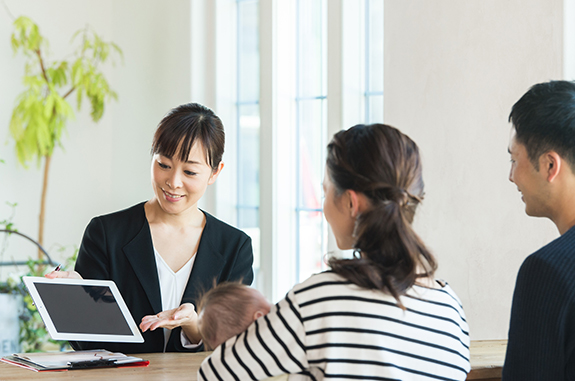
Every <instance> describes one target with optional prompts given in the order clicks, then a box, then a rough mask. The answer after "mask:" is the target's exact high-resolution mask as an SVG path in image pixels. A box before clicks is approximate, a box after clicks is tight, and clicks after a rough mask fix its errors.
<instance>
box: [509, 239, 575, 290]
mask: <svg viewBox="0 0 575 381" xmlns="http://www.w3.org/2000/svg"><path fill="white" fill-rule="evenodd" d="M568 233H569V235H566V234H568ZM573 273H575V230H574V231H570V232H567V233H565V234H564V235H562V236H561V237H559V238H557V239H555V240H553V241H552V242H550V243H548V244H547V245H545V246H543V247H542V248H540V249H539V250H537V251H536V252H534V253H533V254H531V255H529V256H528V257H527V258H526V259H525V261H524V262H523V264H522V265H521V268H520V269H519V274H518V277H517V287H520V288H525V287H527V288H529V289H532V290H533V292H538V293H553V294H554V295H555V296H554V297H559V294H561V295H562V297H563V298H569V299H573V300H575V279H574V278H573ZM535 290H537V291H535Z"/></svg>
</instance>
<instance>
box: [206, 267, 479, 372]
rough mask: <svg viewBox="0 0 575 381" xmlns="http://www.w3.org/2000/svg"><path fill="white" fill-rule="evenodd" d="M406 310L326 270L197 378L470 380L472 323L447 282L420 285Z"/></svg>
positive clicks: (221, 350)
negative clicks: (437, 286)
mask: <svg viewBox="0 0 575 381" xmlns="http://www.w3.org/2000/svg"><path fill="white" fill-rule="evenodd" d="M401 300H402V303H403V305H404V306H405V307H406V310H405V311H404V310H402V309H401V308H399V307H398V306H397V305H396V301H395V299H394V298H393V297H392V296H390V295H388V294H386V293H383V292H381V291H375V290H367V289H363V288H360V287H358V286H357V285H354V284H352V283H351V282H349V281H347V280H346V279H344V278H342V277H341V276H339V275H337V274H335V273H333V272H331V271H326V272H323V273H320V274H316V275H314V276H312V277H310V278H309V279H308V280H306V281H305V282H303V283H300V284H298V285H296V286H295V287H294V288H293V289H292V290H291V291H290V292H289V293H288V294H287V295H286V297H285V299H283V300H282V301H280V302H279V303H278V304H277V305H276V306H275V308H272V310H271V312H270V313H269V314H268V315H266V316H263V317H261V318H259V319H258V320H256V321H255V322H254V323H253V324H252V325H251V326H250V327H249V328H248V329H247V330H246V331H245V332H243V333H241V334H239V335H238V336H237V337H233V338H231V339H229V340H228V341H226V342H225V343H223V344H222V345H221V346H219V347H218V348H216V350H215V351H214V352H213V353H212V354H211V355H210V356H209V357H207V358H206V359H205V360H204V362H203V363H202V365H201V367H200V369H199V370H198V380H242V381H243V380H261V379H265V378H267V377H271V376H276V375H280V374H284V373H291V374H294V373H299V375H297V376H295V377H294V376H290V380H293V379H303V380H323V379H329V380H465V378H466V375H467V373H468V372H469V369H470V365H469V333H468V331H469V328H468V325H467V322H466V320H465V314H464V312H463V308H462V306H461V303H460V302H459V299H458V298H457V296H456V295H455V293H454V292H453V291H452V290H451V288H450V287H449V286H448V285H445V286H444V287H442V288H440V289H432V288H426V287H421V286H413V287H412V288H411V289H409V290H408V292H407V294H406V295H404V296H402V297H401Z"/></svg>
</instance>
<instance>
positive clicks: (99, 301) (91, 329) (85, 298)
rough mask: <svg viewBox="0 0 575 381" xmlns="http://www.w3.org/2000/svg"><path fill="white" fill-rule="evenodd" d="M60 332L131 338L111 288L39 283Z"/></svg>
mask: <svg viewBox="0 0 575 381" xmlns="http://www.w3.org/2000/svg"><path fill="white" fill-rule="evenodd" d="M36 289H37V290H38V294H39V295H40V297H41V298H42V300H43V301H44V307H45V308H46V310H47V311H48V314H49V315H50V318H51V319H52V322H53V323H54V326H55V327H56V330H57V331H58V332H68V333H93V334H106V335H131V334H132V331H131V330H130V327H128V324H127V323H126V321H125V320H124V316H123V315H122V311H120V307H118V303H116V299H115V298H114V296H113V295H112V291H111V290H110V288H109V287H105V286H79V285H75V284H51V283H38V284H36Z"/></svg>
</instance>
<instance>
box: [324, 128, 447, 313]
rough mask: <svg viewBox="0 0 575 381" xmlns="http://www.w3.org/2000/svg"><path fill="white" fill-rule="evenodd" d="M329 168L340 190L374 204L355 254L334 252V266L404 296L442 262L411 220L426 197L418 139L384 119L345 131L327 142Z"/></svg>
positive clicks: (359, 230)
mask: <svg viewBox="0 0 575 381" xmlns="http://www.w3.org/2000/svg"><path fill="white" fill-rule="evenodd" d="M327 150H328V153H327V173H326V176H329V178H330V180H331V182H332V183H333V184H334V186H335V189H336V193H338V194H339V195H341V194H342V193H343V192H345V191H346V190H353V191H355V192H358V193H362V194H364V195H365V196H367V198H368V199H369V201H370V203H371V208H370V209H369V210H368V211H365V212H363V213H361V214H360V215H359V216H358V217H357V220H356V224H355V229H354V238H355V244H354V247H353V248H354V254H355V256H354V258H353V259H336V258H331V259H330V260H329V265H330V267H331V268H332V270H333V271H334V272H336V273H337V274H340V275H341V276H343V277H344V278H346V279H348V280H350V281H351V282H352V283H355V284H357V285H358V286H360V287H363V288H368V289H376V290H381V291H384V292H387V293H389V294H391V295H392V296H393V297H394V298H395V299H396V300H397V302H398V304H399V305H400V306H401V307H403V305H402V303H401V301H400V300H399V297H400V296H401V295H403V294H405V292H406V291H407V290H408V289H409V288H410V287H411V286H413V285H414V283H415V281H416V280H417V279H418V278H421V277H429V276H432V275H433V274H434V272H435V270H436V268H437V264H436V262H435V259H434V257H433V255H432V254H431V253H430V252H429V250H428V249H427V248H426V247H425V245H424V244H423V242H422V241H421V239H420V238H419V237H418V236H417V234H416V233H415V231H414V230H413V228H412V227H411V223H412V222H413V217H414V215H415V209H416V207H417V205H418V204H419V203H420V202H421V200H422V199H423V178H422V174H421V161H420V157H419V149H418V148H417V145H416V144H415V142H414V141H413V140H411V139H410V138H409V137H408V136H406V135H404V134H403V133H401V132H400V131H399V130H397V129H396V128H393V127H391V126H388V125H385V124H371V125H357V126H354V127H352V128H350V129H348V130H345V131H340V132H338V133H337V134H335V136H334V137H333V139H332V141H331V142H330V143H329V145H328V146H327Z"/></svg>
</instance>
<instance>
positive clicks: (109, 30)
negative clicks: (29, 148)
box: [0, 0, 191, 280]
mask: <svg viewBox="0 0 575 381" xmlns="http://www.w3.org/2000/svg"><path fill="white" fill-rule="evenodd" d="M4 3H5V4H6V6H7V7H8V9H9V10H10V12H11V13H12V14H13V15H14V16H15V17H18V16H21V15H25V16H28V17H30V18H32V19H33V20H34V21H35V22H36V23H37V24H38V25H39V27H40V30H41V32H42V34H43V35H44V36H45V37H46V38H47V39H48V40H49V41H50V53H51V55H50V57H51V58H52V59H58V58H61V57H63V56H65V55H66V54H68V53H70V52H71V51H72V49H71V47H70V44H69V42H70V38H71V37H72V35H73V33H74V32H75V31H76V30H78V29H80V28H83V27H84V26H85V25H86V24H89V25H91V26H92V27H93V28H94V29H95V30H96V31H97V33H98V34H99V35H101V36H102V37H103V38H104V39H106V40H111V41H114V42H115V43H117V44H118V45H119V46H120V47H121V48H122V49H123V51H124V64H123V65H122V64H120V63H118V64H117V65H116V67H112V66H108V67H107V68H106V69H105V72H106V74H107V75H108V80H109V82H110V86H111V87H112V88H113V89H114V90H115V91H116V92H117V93H118V97H119V99H118V101H117V102H111V103H110V104H109V105H108V108H107V110H106V112H105V114H104V117H103V118H102V120H101V121H100V122H99V123H97V124H95V123H94V122H92V120H91V119H90V116H89V107H88V102H87V101H86V100H85V101H84V104H83V108H82V111H79V112H78V111H77V112H76V119H75V120H73V121H71V122H70V123H69V124H68V125H67V131H68V133H67V134H66V135H65V136H64V138H63V146H64V148H65V151H63V150H61V149H56V150H55V151H54V156H53V159H52V165H51V173H50V179H49V188H48V199H47V210H46V213H47V216H46V225H45V226H46V232H45V236H46V237H47V239H46V242H45V246H46V248H47V249H48V251H49V252H50V253H53V254H54V253H55V254H54V256H55V257H56V259H58V260H60V258H58V257H63V256H65V255H70V254H71V252H72V251H71V250H68V251H67V252H66V253H65V254H58V253H57V246H58V245H64V246H69V247H72V246H73V245H79V244H80V239H81V237H82V233H83V231H84V228H85V227H86V225H87V224H88V222H89V221H90V219H91V218H92V217H93V216H96V215H99V214H104V213H108V212H111V211H115V210H119V209H122V208H126V207H128V206H130V205H132V204H135V203H137V202H140V201H144V200H147V199H149V198H150V197H151V195H152V189H151V185H150V154H149V150H150V144H151V141H152V135H153V132H154V131H155V129H156V126H157V124H158V122H159V121H160V119H161V118H162V117H163V115H164V114H165V113H166V112H167V111H168V110H169V109H170V108H171V107H174V106H176V105H178V104H182V103H185V102H189V101H190V99H191V90H190V82H191V74H190V66H191V51H190V48H189V46H190V42H191V34H190V0H170V1H169V2H160V1H156V0H122V1H114V0H84V1H77V0H50V1H46V0H4V1H2V2H1V3H0V159H3V160H4V161H5V164H1V163H0V220H3V219H4V218H7V217H8V215H9V213H10V209H9V208H8V206H6V205H5V202H7V201H8V202H13V203H14V202H15V203H18V206H17V208H16V216H15V218H14V223H15V226H16V227H17V228H18V229H19V230H20V231H21V232H24V233H27V234H30V235H31V236H32V237H36V236H37V229H38V222H37V218H38V212H39V204H40V190H41V181H42V172H41V169H38V168H36V166H35V163H32V165H31V166H30V169H29V170H28V171H25V170H23V169H22V168H21V167H19V166H18V165H17V163H16V156H15V153H14V143H13V141H12V140H11V139H8V136H9V134H8V125H9V121H10V116H11V113H12V108H13V107H14V102H15V99H16V97H17V95H18V94H19V93H20V92H22V90H23V86H22V84H21V77H22V75H23V73H24V58H23V56H22V55H21V54H20V55H17V56H14V55H13V53H12V49H11V47H10V35H11V33H12V30H13V27H12V19H11V17H10V15H9V14H8V12H7V11H6V9H5V7H4V6H3V5H4ZM72 98H74V99H73V100H72V102H71V103H72V106H73V107H74V109H76V102H75V97H72ZM3 238H4V237H3V236H1V237H0V239H3ZM1 242H2V241H0V243H1ZM9 246H10V247H9V249H8V250H6V252H5V255H4V257H3V258H0V260H3V261H11V260H12V259H14V260H26V259H28V257H30V256H35V251H34V249H33V246H32V245H31V244H29V243H28V242H27V241H25V240H23V239H10V243H9ZM1 251H2V250H1V249H0V252H1ZM22 270H24V269H22ZM9 271H13V269H12V268H0V280H3V279H5V278H6V276H7V275H8V272H9Z"/></svg>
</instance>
